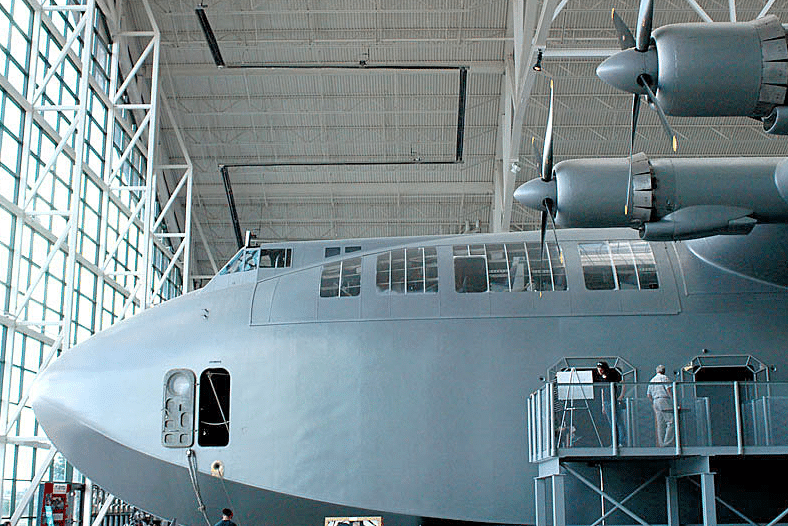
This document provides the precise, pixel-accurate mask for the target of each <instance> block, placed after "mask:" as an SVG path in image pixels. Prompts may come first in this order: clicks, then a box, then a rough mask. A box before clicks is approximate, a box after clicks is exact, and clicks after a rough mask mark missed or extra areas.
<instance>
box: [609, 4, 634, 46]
mask: <svg viewBox="0 0 788 526" xmlns="http://www.w3.org/2000/svg"><path fill="white" fill-rule="evenodd" d="M610 16H611V17H612V18H613V25H614V26H616V33H617V34H618V45H619V46H621V49H629V48H631V47H635V37H633V36H632V31H630V30H629V28H628V27H627V25H626V24H625V23H624V21H623V20H621V17H620V16H618V13H616V10H615V8H614V9H613V11H612V12H611V14H610Z"/></svg>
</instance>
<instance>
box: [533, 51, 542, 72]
mask: <svg viewBox="0 0 788 526" xmlns="http://www.w3.org/2000/svg"><path fill="white" fill-rule="evenodd" d="M533 70H534V71H542V50H541V49H540V50H539V51H537V53H536V62H535V63H534V66H533Z"/></svg>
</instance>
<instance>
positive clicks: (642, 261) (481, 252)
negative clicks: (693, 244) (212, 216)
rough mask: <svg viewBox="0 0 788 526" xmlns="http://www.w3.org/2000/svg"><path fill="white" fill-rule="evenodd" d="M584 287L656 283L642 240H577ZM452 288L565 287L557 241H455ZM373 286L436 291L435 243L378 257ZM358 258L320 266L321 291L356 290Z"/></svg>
mask: <svg viewBox="0 0 788 526" xmlns="http://www.w3.org/2000/svg"><path fill="white" fill-rule="evenodd" d="M578 250H579V252H580V262H581V265H582V268H583V277H584V281H585V286H586V289H588V290H647V289H657V288H659V281H658V279H657V267H656V261H655V259H654V254H653V252H652V251H651V247H650V246H649V244H648V243H646V242H643V241H634V242H630V241H615V242H601V243H581V244H578ZM453 254H454V288H455V290H456V291H457V292H460V293H475V292H487V291H491V292H522V291H561V290H566V289H567V281H566V268H565V266H564V258H563V254H562V253H561V249H560V247H559V246H558V245H556V244H555V243H549V242H548V243H546V244H545V247H544V248H542V247H541V246H540V244H539V243H538V242H527V243H497V244H478V245H455V246H454V247H453ZM375 281H376V286H377V290H378V291H379V292H382V293H392V292H393V293H398V294H412V293H425V292H426V293H435V292H438V256H437V251H436V249H435V247H423V248H421V247H420V248H407V249H404V248H403V249H397V250H392V251H389V252H384V253H383V254H380V255H378V257H377V267H376V280H375ZM360 292H361V258H351V259H346V260H344V261H338V262H336V263H331V264H328V265H324V266H323V273H322V277H321V282H320V297H323V298H334V297H349V296H358V295H359V294H360Z"/></svg>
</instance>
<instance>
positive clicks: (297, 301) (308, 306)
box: [270, 267, 320, 322]
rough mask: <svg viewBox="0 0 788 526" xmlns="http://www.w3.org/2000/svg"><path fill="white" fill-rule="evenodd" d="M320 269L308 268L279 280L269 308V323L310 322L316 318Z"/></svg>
mask: <svg viewBox="0 0 788 526" xmlns="http://www.w3.org/2000/svg"><path fill="white" fill-rule="evenodd" d="M319 287H320V268H319V267H315V268H308V269H305V270H302V271H299V272H293V273H290V274H285V275H283V276H282V277H280V278H279V285H278V286H277V287H276V294H275V295H274V301H273V304H272V307H271V318H270V319H271V322H289V321H296V322H298V321H311V320H314V319H316V318H317V296H318V291H319Z"/></svg>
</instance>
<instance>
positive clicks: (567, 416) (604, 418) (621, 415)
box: [527, 370, 788, 526]
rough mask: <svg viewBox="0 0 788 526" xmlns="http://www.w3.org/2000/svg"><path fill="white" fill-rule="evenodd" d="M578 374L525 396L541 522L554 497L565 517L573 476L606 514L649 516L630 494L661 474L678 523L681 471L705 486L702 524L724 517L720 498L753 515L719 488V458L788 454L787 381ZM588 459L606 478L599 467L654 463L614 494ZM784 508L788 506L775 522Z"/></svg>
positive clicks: (671, 518) (557, 515)
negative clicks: (635, 483) (639, 482)
mask: <svg viewBox="0 0 788 526" xmlns="http://www.w3.org/2000/svg"><path fill="white" fill-rule="evenodd" d="M581 373H583V372H581V371H575V370H572V371H567V372H560V373H558V374H556V375H555V378H553V379H552V381H550V382H547V383H545V384H544V385H543V386H542V387H541V388H540V389H538V390H537V391H535V392H533V393H532V394H531V395H530V396H529V398H528V403H527V417H528V418H527V420H528V456H529V461H530V462H531V463H534V464H537V465H538V466H539V475H538V477H536V479H535V502H536V512H537V513H536V524H537V526H542V525H546V524H549V523H550V522H549V521H548V509H547V508H548V506H549V504H550V503H551V504H552V524H553V525H554V526H564V525H565V524H566V523H567V517H566V514H565V510H566V507H565V501H564V499H565V496H564V479H565V478H566V476H567V475H570V476H572V477H573V478H574V479H576V480H578V481H580V482H581V483H582V484H583V485H584V486H586V487H588V488H589V489H591V490H592V491H593V492H595V493H597V494H598V495H599V496H600V497H601V498H602V502H603V504H602V512H603V513H602V517H600V521H604V519H605V517H607V516H609V515H610V514H611V513H613V512H615V511H620V512H623V513H625V514H626V515H628V516H629V518H630V519H632V520H634V521H635V522H637V523H640V524H644V525H646V524H648V523H647V522H646V521H645V520H643V519H642V518H641V517H640V516H639V515H638V510H636V509H634V508H635V506H633V505H632V502H635V501H634V500H633V501H632V502H627V501H628V500H629V499H630V498H631V497H632V496H633V495H635V494H636V493H638V492H639V491H640V490H641V489H642V488H643V487H644V486H645V485H648V484H651V483H653V482H655V481H658V480H664V481H665V488H666V489H665V493H666V498H665V503H666V512H665V511H663V513H666V516H667V524H668V525H670V526H672V525H678V524H679V523H680V521H679V505H678V503H679V496H678V490H677V480H678V479H680V478H683V477H692V482H693V483H694V484H695V486H697V487H698V488H699V489H700V496H701V501H702V502H701V505H700V509H701V516H702V520H703V524H704V525H709V526H711V525H716V524H717V510H718V507H720V506H722V507H725V508H726V513H733V514H734V515H736V516H737V517H739V518H741V519H742V520H743V521H744V522H745V523H751V524H754V522H753V521H751V520H750V519H748V518H747V517H746V516H745V515H744V514H743V513H741V512H740V511H738V510H736V509H735V507H734V506H732V505H730V504H728V503H726V502H724V501H723V500H721V499H720V498H719V497H718V496H717V495H716V492H715V482H714V475H715V473H714V472H713V470H712V467H713V464H714V462H715V459H719V460H718V461H719V462H724V461H725V459H728V460H730V459H731V458H733V457H738V458H742V457H745V456H747V457H749V458H756V457H768V456H779V455H782V456H785V455H788V383H785V382H770V381H765V382H764V381H762V382H738V381H734V382H698V381H689V382H684V381H676V382H669V383H664V384H659V385H658V386H656V387H655V384H652V383H649V382H621V383H609V382H593V381H590V380H591V372H590V371H584V373H585V375H583V374H581ZM583 380H589V381H583ZM649 395H651V398H650V397H649ZM590 465H595V466H599V473H600V478H601V473H602V467H604V468H605V470H608V472H615V471H616V470H617V471H618V473H626V472H627V470H637V469H642V468H643V466H646V465H648V466H650V467H651V468H652V469H656V470H657V472H656V473H655V474H654V476H653V477H652V478H651V479H649V480H648V482H646V483H645V484H644V485H643V486H641V487H638V488H636V489H635V490H634V491H631V493H630V495H627V496H626V497H624V498H622V497H620V496H619V497H618V498H616V497H614V496H613V495H612V494H611V488H609V487H605V485H604V483H602V482H599V483H598V484H597V482H596V481H593V479H594V477H590V476H588V473H587V469H588V466H590ZM654 466H657V467H656V468H654ZM581 467H585V468H586V475H585V476H584V475H583V474H582V473H583V470H582V469H580V468H581ZM698 477H699V482H697V480H698ZM549 489H551V491H548V490H549ZM605 505H607V506H610V509H607V510H606V507H605ZM784 505H787V506H788V502H786V503H785V504H784ZM786 516H788V509H786V510H785V511H783V512H782V513H780V514H779V515H778V516H777V517H776V518H774V520H773V521H772V522H770V523H769V524H770V525H771V524H776V523H777V522H779V521H780V520H782V519H783V518H784V517H786Z"/></svg>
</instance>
